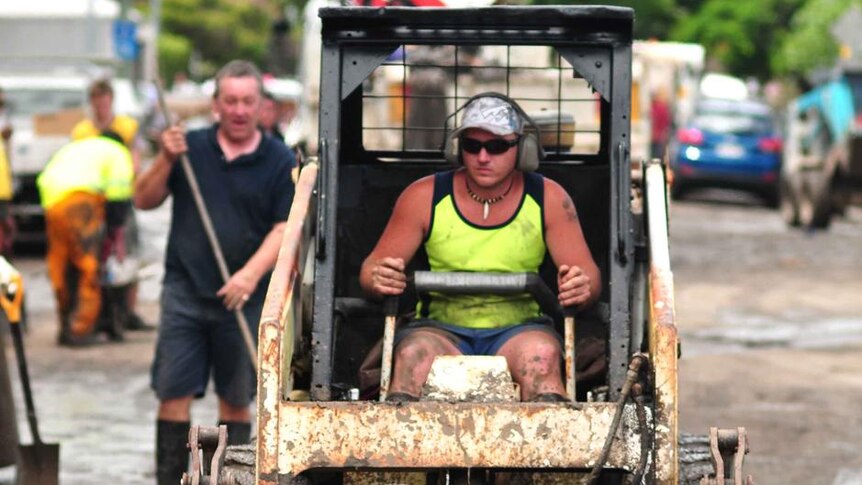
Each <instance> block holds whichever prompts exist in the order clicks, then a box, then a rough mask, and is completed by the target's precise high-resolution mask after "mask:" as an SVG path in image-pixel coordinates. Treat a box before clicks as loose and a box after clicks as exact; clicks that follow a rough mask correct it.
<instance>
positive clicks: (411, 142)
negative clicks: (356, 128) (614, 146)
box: [362, 45, 601, 155]
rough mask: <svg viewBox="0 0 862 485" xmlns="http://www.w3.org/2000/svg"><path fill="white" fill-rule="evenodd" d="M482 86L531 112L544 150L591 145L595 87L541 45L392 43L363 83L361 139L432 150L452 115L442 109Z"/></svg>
mask: <svg viewBox="0 0 862 485" xmlns="http://www.w3.org/2000/svg"><path fill="white" fill-rule="evenodd" d="M486 91H496V92H499V93H501V94H505V95H507V96H509V97H511V98H512V99H514V100H515V101H516V102H517V103H518V104H519V105H520V106H521V107H522V108H523V109H524V111H525V112H526V113H527V114H529V115H530V116H531V117H532V118H533V120H534V121H535V122H536V123H537V124H538V125H539V128H540V129H541V132H542V145H543V147H544V148H545V151H546V153H549V154H558V155H560V154H596V153H598V151H599V144H600V134H599V133H600V132H599V127H600V126H601V123H600V113H601V110H600V106H599V101H598V95H597V94H595V93H594V92H593V90H592V89H591V87H590V86H589V84H588V83H587V82H586V81H585V80H584V79H583V78H581V77H580V76H579V75H578V74H577V73H576V72H575V71H574V69H573V68H572V66H571V65H570V64H568V63H567V62H566V61H565V59H563V58H561V57H560V56H559V54H557V53H556V52H555V51H554V49H553V48H551V47H548V46H481V47H479V46H466V47H465V46H454V45H440V46H428V45H402V46H400V47H399V48H398V49H397V50H395V51H394V52H393V53H392V55H390V56H389V58H388V59H387V60H386V61H385V62H384V63H383V64H381V65H380V66H378V67H377V69H375V71H374V72H373V73H372V74H371V76H369V77H368V79H366V81H365V83H364V85H363V101H362V103H363V118H364V119H363V133H362V141H363V145H364V147H365V149H366V150H370V151H376V150H381V151H437V150H440V148H441V147H442V144H443V140H444V136H445V134H446V132H447V130H451V129H453V128H454V127H456V126H457V125H456V123H457V122H458V121H460V115H458V116H455V117H453V118H449V115H450V114H451V113H453V112H454V111H455V110H456V109H457V108H459V107H460V106H461V105H462V104H463V103H464V102H465V101H466V100H467V99H469V98H470V97H471V96H474V95H476V94H479V93H482V92H486ZM455 118H457V119H455Z"/></svg>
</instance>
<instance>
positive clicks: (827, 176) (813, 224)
mask: <svg viewBox="0 0 862 485" xmlns="http://www.w3.org/2000/svg"><path fill="white" fill-rule="evenodd" d="M848 204H856V205H858V204H862V66H860V67H859V68H856V69H853V68H845V69H844V70H843V72H842V73H841V74H840V76H838V77H837V78H836V79H833V80H831V81H829V82H827V83H825V84H823V85H820V86H817V87H816V88H814V89H813V90H811V91H809V92H807V93H804V94H803V95H802V96H800V97H799V98H797V99H795V100H793V101H792V102H791V103H790V105H789V106H788V108H787V133H786V138H785V145H784V166H783V171H782V177H781V212H782V216H783V217H784V220H785V221H786V222H787V224H789V225H791V226H802V227H805V228H809V229H818V228H819V229H822V228H827V227H829V225H830V223H831V222H832V218H833V217H834V216H835V215H837V214H842V213H843V212H844V210H845V209H846V207H847V206H848Z"/></svg>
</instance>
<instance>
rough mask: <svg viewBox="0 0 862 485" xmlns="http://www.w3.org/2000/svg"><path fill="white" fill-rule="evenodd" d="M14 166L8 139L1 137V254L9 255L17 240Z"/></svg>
mask: <svg viewBox="0 0 862 485" xmlns="http://www.w3.org/2000/svg"><path fill="white" fill-rule="evenodd" d="M13 195H14V191H13V189H12V167H11V165H10V163H9V150H8V149H7V148H6V140H4V139H3V138H2V137H0V255H2V256H7V257H8V256H9V255H11V253H12V244H13V243H14V240H15V220H14V219H13V218H12V212H11V210H10V206H11V205H12V196H13Z"/></svg>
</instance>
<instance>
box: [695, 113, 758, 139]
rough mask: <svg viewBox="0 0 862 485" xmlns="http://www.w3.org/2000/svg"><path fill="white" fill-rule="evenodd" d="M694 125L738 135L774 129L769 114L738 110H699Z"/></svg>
mask: <svg viewBox="0 0 862 485" xmlns="http://www.w3.org/2000/svg"><path fill="white" fill-rule="evenodd" d="M694 125H695V126H697V127H698V128H700V129H701V130H704V131H709V132H713V133H732V134H737V135H760V134H769V133H771V132H772V131H773V129H772V120H771V119H770V118H769V117H768V116H761V115H755V114H752V113H744V112H743V113H740V112H738V111H705V112H699V113H698V114H697V115H696V116H695V118H694Z"/></svg>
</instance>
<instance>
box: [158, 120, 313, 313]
mask: <svg viewBox="0 0 862 485" xmlns="http://www.w3.org/2000/svg"><path fill="white" fill-rule="evenodd" d="M217 129H218V125H214V126H212V127H210V128H204V129H200V130H195V131H191V132H189V133H188V134H187V135H186V141H187V143H188V148H189V151H188V158H189V163H190V164H191V166H192V169H193V170H194V173H195V177H196V178H197V181H198V185H199V186H200V190H201V195H202V196H203V199H204V203H205V204H206V207H207V210H208V211H209V215H210V218H211V219H212V222H213V226H214V228H215V232H216V237H217V238H218V240H219V243H220V244H221V249H222V253H223V254H224V257H225V263H227V267H228V271H229V272H230V274H233V273H235V272H236V271H238V270H239V269H241V268H242V267H243V265H245V263H246V262H247V261H248V260H249V259H250V258H251V257H252V255H254V253H255V252H256V251H257V250H258V248H259V247H260V245H261V244H262V243H263V240H264V239H265V238H266V236H267V234H269V232H270V231H271V230H272V226H273V225H274V224H276V223H278V222H284V221H286V220H287V215H288V212H290V204H291V203H292V202H293V192H294V187H293V180H292V179H291V176H290V171H291V169H292V168H293V167H294V165H295V163H296V161H295V159H294V157H293V152H291V150H290V149H288V148H287V146H286V145H285V144H284V143H281V142H278V141H277V140H275V139H274V138H272V137H271V136H264V137H263V138H262V139H261V142H260V144H259V145H258V147H257V149H256V150H255V151H254V152H253V153H249V154H246V155H242V156H239V157H237V158H235V159H234V160H232V161H230V162H229V163H228V161H227V160H226V159H225V156H224V153H223V152H222V150H221V147H220V146H219V144H218V141H217V140H216V130H217ZM168 189H169V190H170V192H171V194H172V195H173V208H172V217H171V230H170V233H169V235H168V247H167V255H166V258H165V279H166V280H170V279H172V278H177V277H179V278H182V279H185V280H186V281H188V282H190V283H191V284H192V286H193V288H194V290H195V293H197V294H198V295H199V296H201V297H202V298H208V299H209V298H211V299H214V300H215V299H217V298H218V297H217V296H216V292H217V291H218V290H219V288H221V287H222V286H223V285H224V281H223V280H222V277H221V275H220V274H219V270H218V265H217V263H216V260H215V256H214V253H213V249H212V247H211V246H210V243H209V240H208V239H207V236H206V232H205V231H204V226H203V223H202V222H201V218H200V215H199V214H198V210H197V207H196V206H195V202H194V198H193V196H192V193H191V188H190V186H189V184H188V181H187V180H186V176H185V173H184V171H183V168H182V165H181V164H180V163H175V164H174V166H173V168H172V169H171V174H170V177H169V178H168ZM268 282H269V274H267V275H264V276H263V277H262V278H261V280H260V282H259V283H258V285H257V289H256V290H255V293H254V295H252V299H253V300H262V299H263V297H264V295H265V294H266V288H267V285H268Z"/></svg>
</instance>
